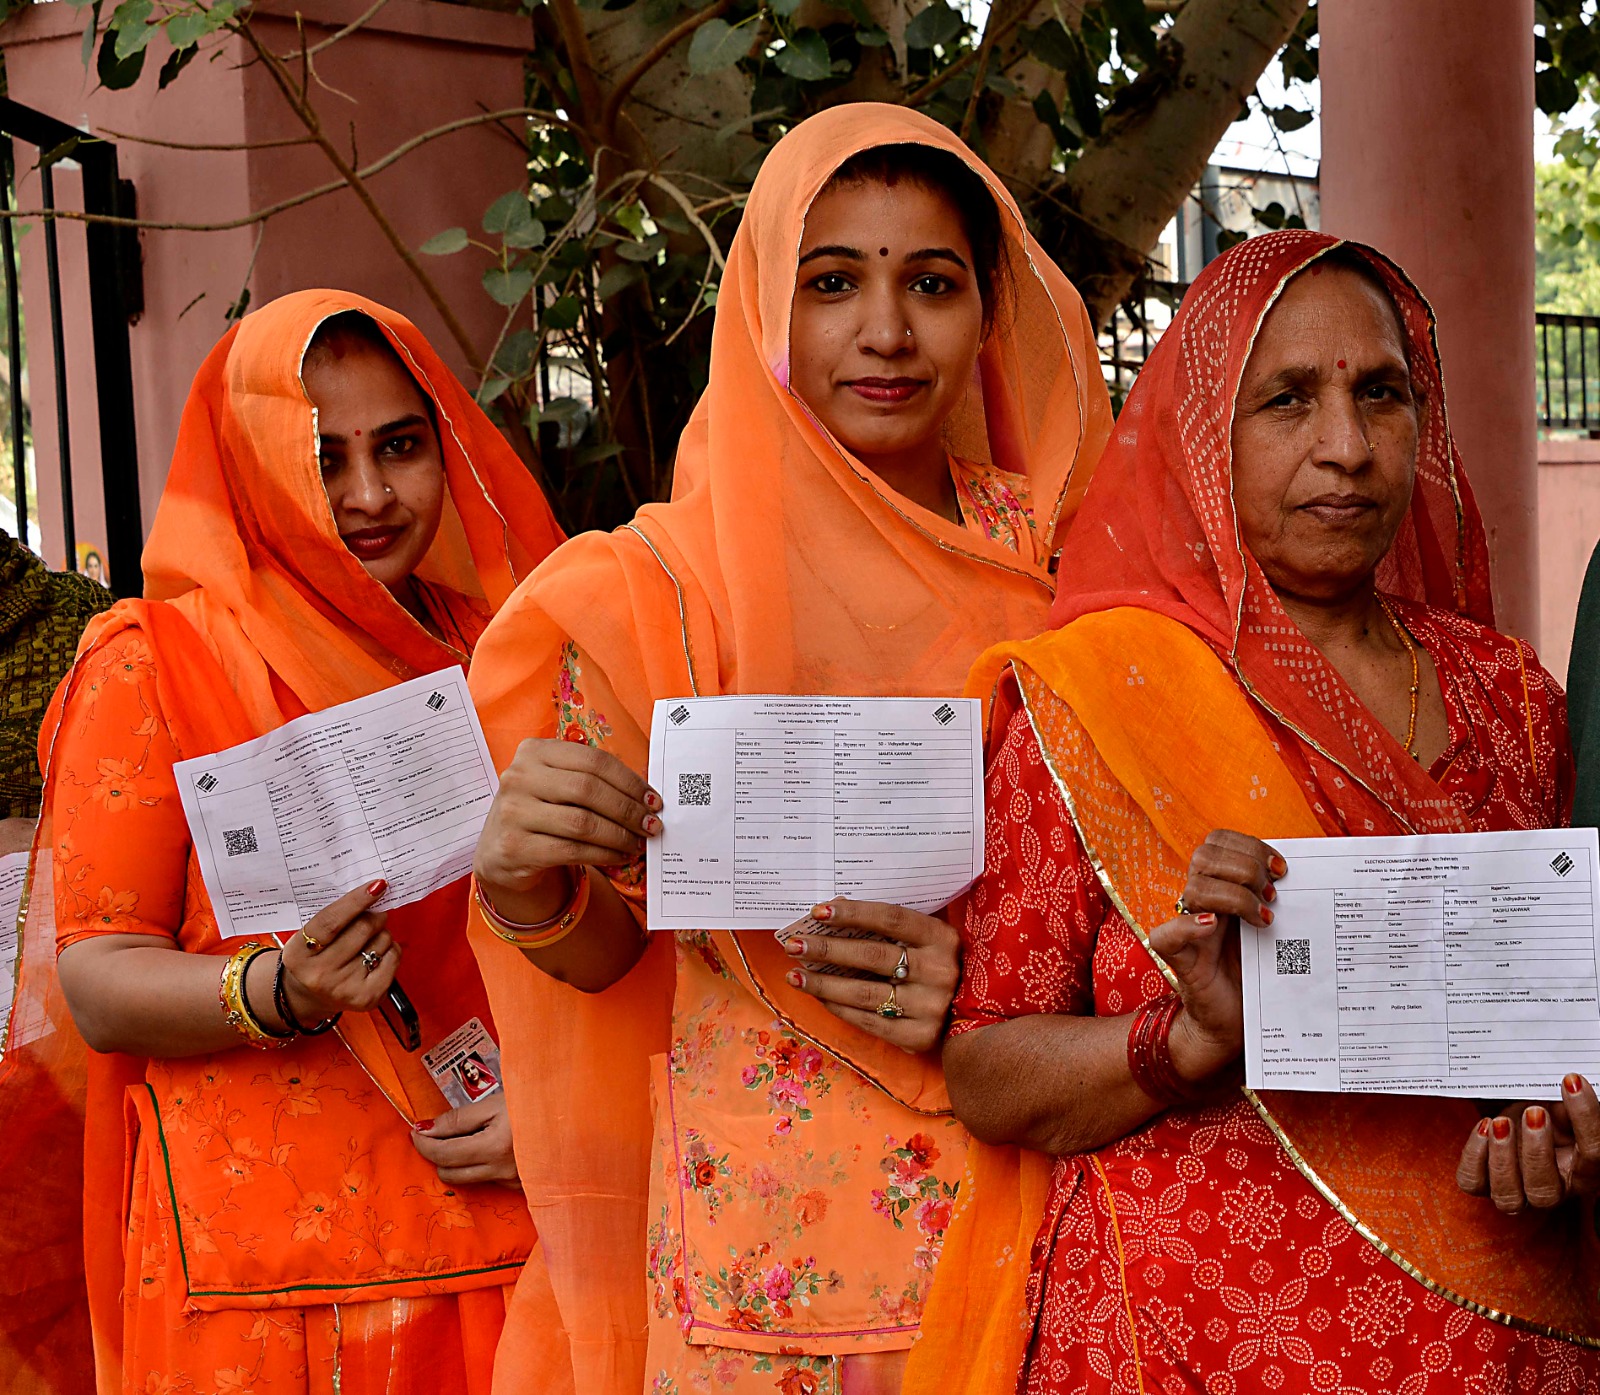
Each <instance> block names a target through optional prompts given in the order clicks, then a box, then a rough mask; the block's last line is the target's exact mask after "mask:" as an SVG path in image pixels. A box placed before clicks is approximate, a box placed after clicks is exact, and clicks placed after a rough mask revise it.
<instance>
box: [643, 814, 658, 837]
mask: <svg viewBox="0 0 1600 1395" xmlns="http://www.w3.org/2000/svg"><path fill="white" fill-rule="evenodd" d="M644 831H645V832H646V833H659V832H661V820H660V819H658V818H657V817H656V816H655V815H654V814H647V815H645V820H644Z"/></svg>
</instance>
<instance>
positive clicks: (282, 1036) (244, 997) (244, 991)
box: [239, 945, 294, 1041]
mask: <svg viewBox="0 0 1600 1395" xmlns="http://www.w3.org/2000/svg"><path fill="white" fill-rule="evenodd" d="M247 948H248V946H247ZM271 948H272V946H271V945H262V946H261V947H260V948H259V949H257V950H256V952H255V953H254V954H252V955H251V956H250V957H249V958H248V959H247V960H245V963H244V968H243V969H242V970H241V971H240V973H239V1002H240V1004H241V1005H242V1006H243V1008H244V1011H245V1015H246V1016H247V1017H248V1018H249V1019H250V1022H251V1024H252V1025H253V1026H254V1027H255V1028H256V1030H257V1031H259V1032H260V1033H261V1035H262V1036H264V1037H270V1038H271V1039H272V1040H273V1041H293V1040H294V1027H293V1025H292V1024H291V1026H290V1028H289V1030H288V1031H287V1032H275V1031H273V1030H272V1028H271V1027H269V1026H267V1024H266V1023H265V1022H263V1021H262V1020H261V1014H260V1013H258V1012H257V1011H256V1010H255V1008H254V1007H253V1006H252V1005H251V1002H250V966H251V965H252V964H254V963H255V961H256V960H257V959H259V958H260V957H261V956H262V955H263V954H265V953H266V952H267V951H268V950H269V949H271ZM278 971H279V972H280V973H281V972H282V971H283V955H282V954H281V953H280V954H279V955H278ZM272 999H273V1002H274V1003H276V1002H277V999H278V989H277V981H276V980H274V981H273V989H272ZM284 1021H285V1022H287V1021H289V1019H288V1018H284Z"/></svg>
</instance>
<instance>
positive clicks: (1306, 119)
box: [1266, 107, 1316, 131]
mask: <svg viewBox="0 0 1600 1395" xmlns="http://www.w3.org/2000/svg"><path fill="white" fill-rule="evenodd" d="M1266 113H1267V116H1268V117H1269V118H1270V119H1271V121H1272V124H1273V125H1274V126H1276V127H1277V128H1278V129H1279V130H1280V131H1298V130H1299V129H1300V128H1301V127H1302V126H1309V125H1310V124H1311V123H1312V122H1313V121H1314V120H1316V113H1315V112H1313V111H1301V110H1300V108H1299V107H1267V108H1266Z"/></svg>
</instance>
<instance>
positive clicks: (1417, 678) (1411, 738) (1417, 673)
mask: <svg viewBox="0 0 1600 1395" xmlns="http://www.w3.org/2000/svg"><path fill="white" fill-rule="evenodd" d="M1378 604H1379V605H1380V606H1381V607H1383V613H1384V616H1385V617H1386V618H1387V619H1388V621H1389V627H1390V628H1391V629H1392V630H1393V631H1394V633H1395V638H1396V639H1398V640H1399V641H1400V643H1401V644H1403V645H1405V649H1406V653H1408V654H1409V655H1411V720H1410V721H1409V722H1408V723H1407V724H1406V742H1405V745H1406V754H1407V755H1408V756H1410V757H1411V759H1412V760H1414V761H1418V762H1420V761H1421V759H1422V757H1421V756H1419V755H1418V754H1417V752H1416V740H1417V690H1418V688H1419V687H1420V686H1421V675H1422V667H1421V665H1420V664H1419V663H1418V662H1417V646H1416V645H1415V644H1413V643H1412V642H1411V636H1410V635H1409V634H1407V633H1406V627H1405V626H1404V625H1402V624H1401V623H1400V620H1399V618H1398V617H1397V616H1396V615H1395V613H1394V611H1393V610H1392V609H1391V608H1390V606H1389V601H1388V599H1387V598H1386V597H1384V596H1379V597H1378Z"/></svg>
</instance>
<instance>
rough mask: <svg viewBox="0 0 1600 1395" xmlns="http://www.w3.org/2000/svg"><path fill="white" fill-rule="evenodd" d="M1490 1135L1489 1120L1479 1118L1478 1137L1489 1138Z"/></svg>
mask: <svg viewBox="0 0 1600 1395" xmlns="http://www.w3.org/2000/svg"><path fill="white" fill-rule="evenodd" d="M1488 1136H1489V1121H1488V1120H1487V1119H1479V1120H1478V1137H1479V1138H1487V1137H1488Z"/></svg>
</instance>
